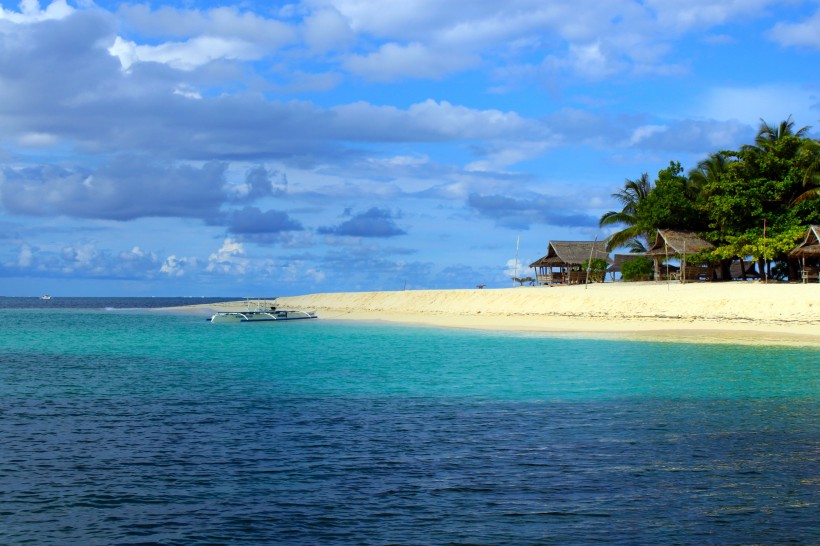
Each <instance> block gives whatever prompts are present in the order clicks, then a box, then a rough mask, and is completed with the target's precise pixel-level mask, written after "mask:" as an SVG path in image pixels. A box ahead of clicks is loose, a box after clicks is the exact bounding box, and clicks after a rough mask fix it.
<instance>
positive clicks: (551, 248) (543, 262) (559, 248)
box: [530, 241, 612, 267]
mask: <svg viewBox="0 0 820 546" xmlns="http://www.w3.org/2000/svg"><path fill="white" fill-rule="evenodd" d="M590 253H591V254H592V258H593V259H595V258H600V259H602V260H606V261H607V263H611V262H612V260H610V259H609V252H607V251H606V243H604V242H603V241H601V242H593V241H550V243H549V245H548V246H547V254H546V255H545V256H542V257H541V258H538V259H537V260H535V261H534V262H533V263H531V264H530V267H550V266H551V267H563V266H569V265H581V264H583V263H586V261H587V260H589V257H590Z"/></svg>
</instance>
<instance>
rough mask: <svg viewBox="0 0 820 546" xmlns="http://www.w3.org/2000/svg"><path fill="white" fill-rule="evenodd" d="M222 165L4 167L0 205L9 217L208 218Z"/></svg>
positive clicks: (136, 160)
mask: <svg viewBox="0 0 820 546" xmlns="http://www.w3.org/2000/svg"><path fill="white" fill-rule="evenodd" d="M224 173H225V165H224V164H221V163H208V164H205V165H203V166H202V167H195V166H192V165H163V164H159V163H153V162H151V161H150V160H146V159H145V158H142V157H133V156H131V157H119V158H117V159H115V160H114V161H112V162H111V163H109V164H107V165H104V166H102V167H100V168H99V169H98V170H96V171H92V170H89V169H85V168H76V169H67V168H63V167H58V166H52V165H43V166H36V167H29V168H23V169H11V168H6V169H4V178H5V181H4V183H3V185H2V186H0V201H1V202H2V204H3V205H4V206H5V207H6V209H8V210H9V211H11V212H13V213H15V214H27V215H32V216H45V215H60V214H62V215H66V216H74V217H82V218H106V219H111V220H132V219H135V218H141V217H146V216H179V217H189V218H190V217H194V218H209V217H212V216H215V215H216V214H217V211H218V209H219V206H220V205H221V203H222V202H223V201H224V200H225V194H224V192H223V190H222V187H223V185H224V183H225V180H224Z"/></svg>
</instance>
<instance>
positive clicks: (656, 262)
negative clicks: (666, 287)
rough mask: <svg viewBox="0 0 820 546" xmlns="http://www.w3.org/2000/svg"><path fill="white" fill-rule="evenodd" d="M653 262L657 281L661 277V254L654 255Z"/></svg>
mask: <svg viewBox="0 0 820 546" xmlns="http://www.w3.org/2000/svg"><path fill="white" fill-rule="evenodd" d="M652 264H653V266H654V269H655V282H657V281H658V279H660V278H661V259H660V257H659V256H652Z"/></svg>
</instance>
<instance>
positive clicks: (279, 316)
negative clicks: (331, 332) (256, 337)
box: [208, 300, 319, 323]
mask: <svg viewBox="0 0 820 546" xmlns="http://www.w3.org/2000/svg"><path fill="white" fill-rule="evenodd" d="M247 307H248V309H247V310H246V311H221V312H219V313H214V314H213V315H212V316H211V318H209V319H208V320H210V321H211V322H220V323H226V322H273V321H278V320H305V319H315V318H319V317H317V316H316V313H314V312H308V311H296V310H294V309H277V308H276V306H275V305H270V306H268V305H267V304H264V303H262V302H260V301H256V304H255V308H254V309H251V302H250V300H248V302H247Z"/></svg>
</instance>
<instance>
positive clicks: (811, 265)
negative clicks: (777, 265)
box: [789, 226, 820, 283]
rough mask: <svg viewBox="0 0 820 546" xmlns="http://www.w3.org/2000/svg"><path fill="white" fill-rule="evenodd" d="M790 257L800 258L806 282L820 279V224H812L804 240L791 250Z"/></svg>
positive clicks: (802, 274)
mask: <svg viewBox="0 0 820 546" xmlns="http://www.w3.org/2000/svg"><path fill="white" fill-rule="evenodd" d="M789 257H790V258H798V259H799V260H800V269H801V276H802V277H803V282H804V283H806V282H817V281H820V226H810V227H809V229H808V230H807V231H806V236H805V237H804V238H803V242H802V243H800V244H799V245H797V248H795V249H794V250H792V251H791V252H789Z"/></svg>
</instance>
